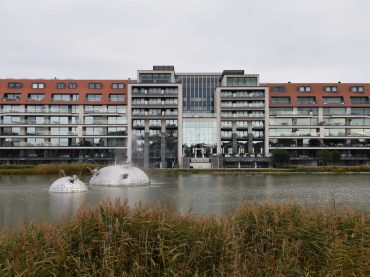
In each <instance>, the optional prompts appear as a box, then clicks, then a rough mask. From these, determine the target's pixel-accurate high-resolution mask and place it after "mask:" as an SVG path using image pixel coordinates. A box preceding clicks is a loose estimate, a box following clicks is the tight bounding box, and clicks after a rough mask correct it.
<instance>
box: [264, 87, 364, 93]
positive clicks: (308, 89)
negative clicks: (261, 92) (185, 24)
mask: <svg viewBox="0 0 370 277" xmlns="http://www.w3.org/2000/svg"><path fill="white" fill-rule="evenodd" d="M349 90H350V91H351V92H364V91H365V87H364V86H350V88H349ZM271 91H272V92H285V86H273V87H272V88H271ZM297 91H298V92H312V91H313V90H312V87H311V86H297ZM323 91H325V92H337V91H338V86H324V87H323Z"/></svg>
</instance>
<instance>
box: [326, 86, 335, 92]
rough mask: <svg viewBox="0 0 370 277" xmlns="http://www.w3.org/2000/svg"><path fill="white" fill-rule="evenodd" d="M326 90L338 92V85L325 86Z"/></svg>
mask: <svg viewBox="0 0 370 277" xmlns="http://www.w3.org/2000/svg"><path fill="white" fill-rule="evenodd" d="M324 91H325V92H337V91H338V87H337V86H325V87H324Z"/></svg>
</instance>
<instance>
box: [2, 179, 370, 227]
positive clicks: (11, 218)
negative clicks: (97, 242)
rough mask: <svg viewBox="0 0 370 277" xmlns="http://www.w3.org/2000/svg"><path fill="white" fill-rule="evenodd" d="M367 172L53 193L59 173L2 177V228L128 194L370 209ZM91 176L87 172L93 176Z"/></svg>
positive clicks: (201, 206)
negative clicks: (52, 188) (53, 174)
mask: <svg viewBox="0 0 370 277" xmlns="http://www.w3.org/2000/svg"><path fill="white" fill-rule="evenodd" d="M369 177H370V175H368V174H343V175H331V174H276V175H272V174H271V175H269V174H240V175H234V174H229V175H211V174H194V175H191V174H189V175H180V176H165V175H155V176H152V177H151V182H152V184H151V185H150V186H145V187H98V186H89V191H88V192H84V193H69V194H68V193H50V192H49V191H48V189H49V186H50V185H51V183H52V182H53V181H54V180H56V179H57V178H58V177H57V176H0V227H3V226H5V225H8V226H11V227H16V226H18V225H19V224H20V223H23V222H26V223H27V222H30V221H31V220H33V219H35V220H37V221H41V222H53V221H54V220H58V219H60V218H61V217H70V216H71V215H73V214H74V213H75V212H76V210H77V209H78V208H79V207H80V206H81V205H82V204H86V205H88V206H90V207H97V206H98V205H99V203H100V202H101V201H103V200H107V199H110V200H115V199H117V198H120V199H125V198H127V199H128V203H129V204H130V205H135V204H136V203H138V202H140V201H141V203H143V204H145V205H150V206H155V205H157V204H159V205H160V206H162V207H165V208H169V209H172V210H176V211H179V212H181V213H185V212H190V213H191V214H194V215H199V214H224V213H228V212H231V211H233V210H234V209H236V208H238V207H239V206H240V204H241V203H242V202H243V200H255V201H261V200H266V199H267V200H271V201H275V202H285V201H297V202H299V203H307V204H309V205H313V206H321V205H328V204H329V205H334V202H335V205H336V206H341V207H344V206H349V205H350V206H354V207H357V208H361V209H365V210H367V211H370V205H369V203H370V178H369ZM88 179H89V177H84V178H83V180H84V181H86V182H87V181H88Z"/></svg>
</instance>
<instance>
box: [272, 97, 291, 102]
mask: <svg viewBox="0 0 370 277" xmlns="http://www.w3.org/2000/svg"><path fill="white" fill-rule="evenodd" d="M271 102H272V104H290V97H271Z"/></svg>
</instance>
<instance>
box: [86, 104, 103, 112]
mask: <svg viewBox="0 0 370 277" xmlns="http://www.w3.org/2000/svg"><path fill="white" fill-rule="evenodd" d="M102 112H103V106H92V105H86V106H85V113H102Z"/></svg>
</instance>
